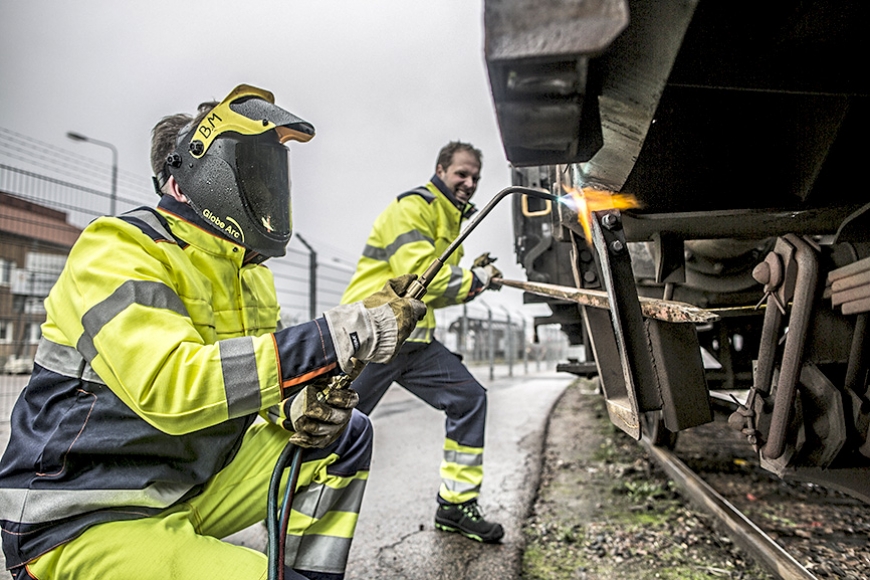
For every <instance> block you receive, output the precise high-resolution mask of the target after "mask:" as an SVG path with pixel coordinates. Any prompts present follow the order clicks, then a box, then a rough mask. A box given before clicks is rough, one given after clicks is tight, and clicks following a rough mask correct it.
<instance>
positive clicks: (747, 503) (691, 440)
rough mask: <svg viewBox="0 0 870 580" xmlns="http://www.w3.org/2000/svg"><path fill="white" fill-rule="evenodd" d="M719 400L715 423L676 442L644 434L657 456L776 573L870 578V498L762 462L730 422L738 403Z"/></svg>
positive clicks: (695, 498) (733, 536)
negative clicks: (783, 474) (658, 441)
mask: <svg viewBox="0 0 870 580" xmlns="http://www.w3.org/2000/svg"><path fill="white" fill-rule="evenodd" d="M714 408H715V409H716V416H715V420H714V422H713V423H710V424H707V425H703V426H700V427H696V428H694V429H690V430H688V431H684V432H681V433H680V434H679V437H678V438H677V439H676V442H675V444H674V445H671V448H668V447H667V446H657V445H653V444H652V443H651V441H650V440H648V439H647V438H644V439H643V440H642V443H643V446H644V447H645V448H646V451H647V453H648V455H649V457H650V458H651V459H653V460H654V461H655V462H656V463H657V464H658V465H659V466H660V467H661V468H662V470H663V471H664V472H665V473H666V474H667V475H668V477H669V478H671V479H672V480H673V481H674V483H675V484H676V485H677V486H679V487H680V488H681V489H682V490H683V493H684V494H685V495H686V496H687V497H688V498H689V499H690V501H692V502H693V503H694V504H696V505H697V506H698V507H699V508H700V509H703V510H704V511H706V512H707V513H709V514H711V516H712V517H714V518H715V519H716V520H717V521H718V522H720V523H721V528H722V529H723V531H726V532H727V533H728V535H729V537H731V539H732V540H733V541H734V543H735V544H737V545H738V546H740V547H741V548H742V549H743V550H745V551H746V552H747V553H748V554H749V555H751V556H752V558H753V559H754V560H755V561H756V562H757V563H758V564H759V565H760V566H762V567H763V568H765V569H767V570H768V571H769V573H770V574H771V575H772V576H773V577H775V578H782V579H786V580H793V579H794V580H804V579H810V578H821V579H824V578H844V579H850V580H852V579H855V580H857V579H862V580H863V579H866V578H870V506H868V505H867V504H865V503H863V502H861V501H859V500H856V499H853V498H851V497H849V496H846V495H843V494H841V493H839V492H836V491H832V490H828V489H825V488H822V487H820V486H817V485H813V484H807V483H803V482H797V481H787V480H781V479H779V478H778V477H776V476H774V475H773V474H770V473H769V472H767V471H765V470H763V469H761V467H760V466H759V465H758V461H757V458H756V457H755V455H754V453H753V451H752V450H751V448H750V447H749V445H748V444H747V443H746V442H745V440H744V439H743V438H742V436H741V435H740V434H739V433H737V432H735V431H733V430H732V429H730V428H729V427H728V426H727V416H728V414H730V411H731V409H730V408H726V407H725V406H723V405H722V404H721V403H719V404H717V405H714ZM668 443H674V441H670V442H668Z"/></svg>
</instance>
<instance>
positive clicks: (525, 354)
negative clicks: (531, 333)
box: [523, 316, 529, 375]
mask: <svg viewBox="0 0 870 580" xmlns="http://www.w3.org/2000/svg"><path fill="white" fill-rule="evenodd" d="M523 374H526V375H527V374H529V338H528V337H527V336H526V317H525V316H523Z"/></svg>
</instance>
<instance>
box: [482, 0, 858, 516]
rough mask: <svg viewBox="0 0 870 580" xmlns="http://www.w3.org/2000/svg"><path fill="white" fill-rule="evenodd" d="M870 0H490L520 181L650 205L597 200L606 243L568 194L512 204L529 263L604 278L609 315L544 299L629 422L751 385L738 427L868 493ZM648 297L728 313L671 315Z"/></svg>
mask: <svg viewBox="0 0 870 580" xmlns="http://www.w3.org/2000/svg"><path fill="white" fill-rule="evenodd" d="M868 10H870V5H868V4H867V3H865V2H862V1H861V0H806V1H800V2H794V1H790V0H775V1H772V2H765V3H760V4H759V3H756V2H750V1H748V0H739V1H737V2H715V1H714V0H660V1H656V2H644V1H642V0H593V1H591V2H590V1H588V0H586V1H580V0H568V1H563V0H562V1H557V0H545V1H544V2H532V1H531V0H487V1H486V3H485V27H486V59H487V66H488V69H489V75H490V82H491V88H492V94H493V100H494V105H495V110H496V115H497V117H498V121H499V126H500V129H501V132H502V139H503V142H504V147H505V152H506V154H507V156H508V158H509V160H510V161H511V162H512V163H513V165H514V183H515V184H517V185H523V186H530V187H542V188H544V189H549V190H550V191H552V192H553V193H556V194H561V193H562V186H563V185H565V186H571V187H574V188H578V189H579V188H583V187H592V188H595V189H605V190H610V191H613V192H621V193H630V194H633V195H634V196H636V197H637V199H638V200H639V202H640V203H641V207H640V208H639V209H633V210H628V211H625V212H622V214H619V213H618V212H615V213H614V214H613V215H615V216H616V217H617V218H618V219H617V220H616V223H617V224H618V227H617V228H612V227H610V228H609V227H607V226H605V225H604V224H603V222H602V218H603V217H604V215H605V214H604V213H599V214H593V216H592V217H593V219H592V224H591V225H592V232H593V240H592V244H591V245H587V243H586V241H585V238H584V236H583V233H582V229H581V228H580V227H579V225H578V223H577V217H576V215H574V214H572V213H571V212H570V211H567V210H566V208H564V207H562V206H561V205H558V206H547V205H546V204H544V203H540V202H535V201H532V200H522V199H517V200H515V203H514V233H515V238H516V254H517V261H518V262H519V263H520V264H521V265H522V266H523V267H524V269H525V270H526V273H527V277H528V279H529V280H530V281H534V282H540V283H545V284H558V285H562V286H574V287H576V288H586V289H600V290H603V291H605V292H606V293H607V296H608V299H609V302H610V305H611V309H610V312H607V311H602V310H600V309H596V308H592V307H589V306H581V305H577V304H576V303H572V302H570V301H567V300H565V299H564V296H565V294H564V293H561V294H556V295H554V296H553V297H552V298H542V297H541V296H538V295H535V296H532V295H527V297H526V299H527V301H529V302H540V301H545V302H547V303H548V305H549V306H550V309H551V311H552V314H551V315H550V316H547V317H540V318H538V319H536V321H535V324H536V325H538V324H549V323H558V324H561V326H562V329H563V330H564V331H565V332H566V334H567V336H568V337H569V339H570V341H571V342H572V343H573V344H586V345H587V346H588V347H589V348H587V353H589V354H590V355H594V358H595V361H596V363H597V366H598V370H599V376H600V379H601V382H602V386H603V391H604V394H605V396H606V398H607V400H608V408H609V409H610V415H611V418H612V419H613V421H614V423H616V424H617V425H619V426H620V427H621V428H622V429H624V430H625V431H626V432H628V433H630V434H632V435H633V436H635V437H639V436H640V433H641V430H642V425H643V424H644V419H645V418H648V417H650V416H651V415H649V414H650V413H655V414H656V417H659V418H660V420H661V421H662V423H663V424H664V425H666V426H667V427H668V428H669V429H671V430H673V431H676V430H679V429H683V428H686V427H688V426H691V425H693V424H697V423H698V422H703V421H704V420H705V410H704V407H705V403H704V401H705V400H706V390H707V389H708V388H710V389H728V390H731V389H738V390H741V391H742V394H741V395H740V397H741V403H743V404H742V406H741V408H740V409H739V410H738V412H737V413H735V415H734V416H733V417H732V424H733V425H734V426H735V428H737V429H739V430H741V431H742V432H743V433H744V434H746V436H747V440H748V442H749V444H751V445H753V446H754V447H755V448H756V449H757V451H758V453H759V455H760V457H761V459H762V464H763V465H764V466H765V467H767V468H768V469H770V470H772V471H774V472H776V473H778V474H780V475H782V476H789V475H796V476H798V477H801V478H805V479H810V480H815V481H819V482H823V483H825V484H826V485H834V486H839V487H841V488H843V489H845V490H846V491H848V492H850V493H852V494H854V495H856V496H858V497H861V498H863V499H865V500H867V501H870V389H868V367H870V363H868V359H870V355H868V354H867V353H868V346H867V341H866V319H867V312H868V311H870V262H865V259H866V258H867V257H868V256H870V203H868V194H867V193H866V188H865V186H864V183H863V181H864V180H863V171H862V169H863V165H862V162H863V157H864V156H865V152H866V149H867V148H866V145H864V142H863V137H864V136H865V135H866V134H867V133H868V131H870V126H868V86H867V84H868V83H867V79H868V76H867V75H866V74H864V73H863V71H862V69H861V68H860V67H858V66H856V65H855V64H854V62H855V61H854V59H853V58H852V56H853V55H857V54H865V53H866V52H867V46H866V45H867V42H868V40H867V35H866V33H865V28H866V23H867V16H868ZM862 47H864V48H862ZM611 220H612V218H608V223H611V224H612V223H614V222H613V221H611ZM865 264H866V265H865ZM644 296H646V297H655V298H663V297H666V298H672V299H673V300H678V301H682V302H687V303H690V304H693V305H696V306H698V307H701V308H704V309H708V310H710V311H712V312H714V313H716V314H717V315H718V319H717V320H715V321H714V322H712V323H704V324H695V325H688V326H687V325H685V324H676V325H673V326H671V325H670V324H668V323H662V322H660V321H656V320H654V319H652V318H650V317H647V316H644V315H643V314H642V313H641V311H640V309H639V308H638V298H639V297H644ZM701 348H703V349H704V350H705V351H706V353H705V355H709V356H708V357H707V359H712V360H713V363H715V364H712V363H710V362H709V360H708V362H707V363H704V364H702V365H701V366H699V361H698V353H699V351H700V349H701ZM699 384H700V385H701V386H700V387H699ZM699 393H700V394H699ZM747 393H748V394H747Z"/></svg>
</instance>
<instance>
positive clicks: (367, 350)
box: [323, 274, 426, 373]
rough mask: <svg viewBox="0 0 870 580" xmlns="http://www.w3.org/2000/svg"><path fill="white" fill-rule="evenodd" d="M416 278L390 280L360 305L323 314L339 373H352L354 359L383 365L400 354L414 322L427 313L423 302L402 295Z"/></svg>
mask: <svg viewBox="0 0 870 580" xmlns="http://www.w3.org/2000/svg"><path fill="white" fill-rule="evenodd" d="M416 279H417V276H416V275H414V274H406V275H404V276H399V277H398V278H393V279H392V280H389V281H388V282H387V283H386V284H385V285H384V287H383V289H381V290H379V291H377V292H375V293H374V294H372V295H371V296H369V297H368V298H365V299H364V300H362V301H361V302H354V303H352V304H344V305H342V306H337V307H335V308H332V309H330V310H327V311H326V312H324V313H323V315H324V317H325V318H326V322H327V324H328V325H329V331H330V333H331V335H332V342H333V344H334V345H335V350H336V354H337V355H338V364H339V366H340V367H341V370H342V371H344V372H345V373H350V372H351V371H352V370H353V366H354V365H353V360H352V359H354V358H356V359H358V360H360V361H362V362H376V363H386V362H389V361H390V360H391V359H392V358H393V357H394V356H395V355H396V353H397V352H399V348H400V347H401V346H402V343H404V342H405V340H406V339H407V338H408V337H409V336H410V335H411V332H412V331H413V330H414V327H415V326H417V321H418V320H422V319H423V316H424V315H425V314H426V305H425V304H423V302H422V301H420V300H417V299H416V298H410V297H405V296H402V294H404V293H405V292H406V291H407V290H408V286H410V285H411V283H412V282H413V281H414V280H416Z"/></svg>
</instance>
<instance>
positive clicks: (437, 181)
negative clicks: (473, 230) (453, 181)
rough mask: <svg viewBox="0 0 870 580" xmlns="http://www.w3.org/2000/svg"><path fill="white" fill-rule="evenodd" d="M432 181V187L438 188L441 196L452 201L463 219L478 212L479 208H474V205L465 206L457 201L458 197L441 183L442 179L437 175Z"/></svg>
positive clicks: (468, 203)
mask: <svg viewBox="0 0 870 580" xmlns="http://www.w3.org/2000/svg"><path fill="white" fill-rule="evenodd" d="M430 181H431V183H432V185H434V186H435V187H436V188H438V191H440V192H441V194H442V195H443V196H444V197H446V198H447V199H448V200H449V201H450V203H452V204H453V207H455V208H456V209H458V210H459V213H460V214H462V217H463V218H469V217H471V216H472V214H474V212H476V211H477V208H476V207H474V204H473V203H471V202H470V201H469V202H467V203H465V204H464V205H463V203H462V202H461V201H459V200H458V199H456V196H455V195H453V192H452V191H450V188H449V187H447V185H446V184H445V183H444V182H443V181H441V178H440V177H438V176H437V175H433V176H432V179H431V180H430Z"/></svg>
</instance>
